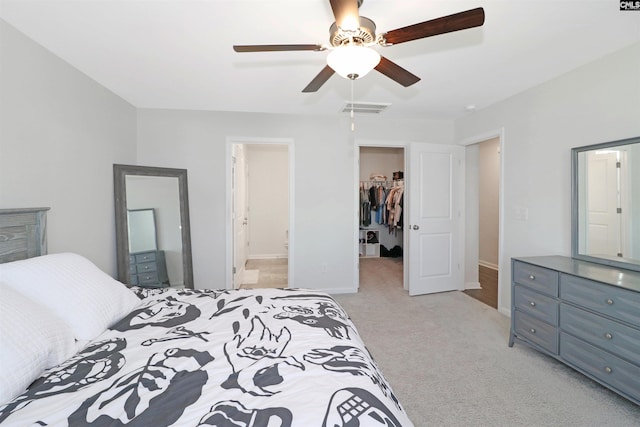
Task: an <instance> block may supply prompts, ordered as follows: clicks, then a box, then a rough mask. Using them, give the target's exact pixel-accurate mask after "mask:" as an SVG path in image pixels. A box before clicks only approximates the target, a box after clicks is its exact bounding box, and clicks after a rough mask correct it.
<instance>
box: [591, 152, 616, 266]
mask: <svg viewBox="0 0 640 427" xmlns="http://www.w3.org/2000/svg"><path fill="white" fill-rule="evenodd" d="M618 161H619V159H618V153H617V152H612V151H603V152H597V151H596V152H590V153H589V156H588V169H587V170H588V174H587V180H588V184H587V188H588V193H587V215H588V216H587V253H588V254H589V255H604V256H610V257H611V256H616V255H617V254H618V253H621V252H622V247H621V242H620V238H621V231H620V214H619V213H618V208H619V207H620V206H619V203H618V195H619V191H620V186H619V179H618V167H617V165H618Z"/></svg>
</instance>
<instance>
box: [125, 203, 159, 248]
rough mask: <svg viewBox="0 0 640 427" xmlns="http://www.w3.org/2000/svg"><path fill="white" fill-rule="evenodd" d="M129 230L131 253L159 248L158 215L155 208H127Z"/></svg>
mask: <svg viewBox="0 0 640 427" xmlns="http://www.w3.org/2000/svg"><path fill="white" fill-rule="evenodd" d="M127 231H128V232H129V253H132V254H134V253H136V252H147V251H155V250H157V249H158V242H157V239H156V216H155V211H154V210H153V209H127Z"/></svg>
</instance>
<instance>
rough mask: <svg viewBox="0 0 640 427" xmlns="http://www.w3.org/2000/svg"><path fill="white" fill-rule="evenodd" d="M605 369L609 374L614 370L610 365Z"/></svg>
mask: <svg viewBox="0 0 640 427" xmlns="http://www.w3.org/2000/svg"><path fill="white" fill-rule="evenodd" d="M604 371H605V372H606V373H607V374H610V373H612V372H613V369H611V368H610V367H608V366H607V367H606V368H604Z"/></svg>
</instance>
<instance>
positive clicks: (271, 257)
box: [247, 254, 289, 260]
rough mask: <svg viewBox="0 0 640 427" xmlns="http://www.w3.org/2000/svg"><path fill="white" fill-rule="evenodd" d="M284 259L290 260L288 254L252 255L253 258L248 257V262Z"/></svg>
mask: <svg viewBox="0 0 640 427" xmlns="http://www.w3.org/2000/svg"><path fill="white" fill-rule="evenodd" d="M283 258H289V256H288V255H287V254H275V255H251V256H248V257H247V259H248V260H251V259H283Z"/></svg>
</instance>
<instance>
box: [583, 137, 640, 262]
mask: <svg viewBox="0 0 640 427" xmlns="http://www.w3.org/2000/svg"><path fill="white" fill-rule="evenodd" d="M571 161H572V183H571V184H572V203H571V204H572V220H571V223H572V224H571V225H572V230H571V238H572V242H571V243H572V244H571V252H572V257H573V258H576V259H582V260H585V261H591V262H596V263H600V264H606V265H611V266H615V267H620V268H626V269H630V270H635V271H640V137H636V138H629V139H624V140H620V141H612V142H607V143H602V144H596V145H590V146H585V147H577V148H573V149H572V150H571Z"/></svg>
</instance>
